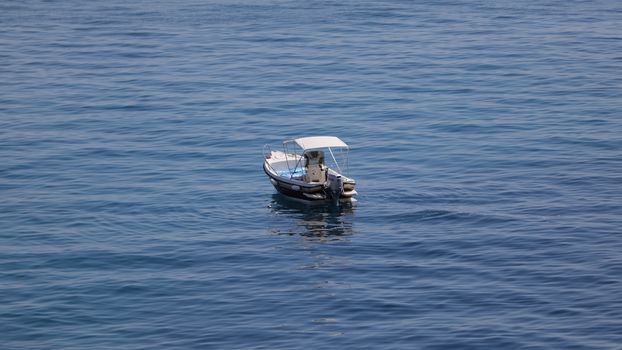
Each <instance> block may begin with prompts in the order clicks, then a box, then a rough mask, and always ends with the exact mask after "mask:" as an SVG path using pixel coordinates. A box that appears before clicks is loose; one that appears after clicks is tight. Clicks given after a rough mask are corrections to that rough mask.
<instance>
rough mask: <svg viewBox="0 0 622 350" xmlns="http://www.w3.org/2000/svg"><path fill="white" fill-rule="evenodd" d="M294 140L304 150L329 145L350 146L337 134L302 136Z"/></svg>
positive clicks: (336, 146)
mask: <svg viewBox="0 0 622 350" xmlns="http://www.w3.org/2000/svg"><path fill="white" fill-rule="evenodd" d="M288 142H292V141H288ZM293 142H294V143H296V144H297V145H298V146H300V148H302V149H303V150H304V151H307V150H310V149H318V148H327V147H334V148H349V147H348V145H346V143H345V142H343V141H341V140H340V139H339V138H338V137H335V136H311V137H301V138H299V139H295V140H293Z"/></svg>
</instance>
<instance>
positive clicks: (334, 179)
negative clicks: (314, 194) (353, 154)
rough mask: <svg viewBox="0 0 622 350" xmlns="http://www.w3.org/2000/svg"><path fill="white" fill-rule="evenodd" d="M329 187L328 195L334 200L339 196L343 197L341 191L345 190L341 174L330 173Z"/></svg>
mask: <svg viewBox="0 0 622 350" xmlns="http://www.w3.org/2000/svg"><path fill="white" fill-rule="evenodd" d="M327 187H328V188H327V190H328V192H327V193H326V194H327V197H329V198H330V199H331V200H333V201H338V200H339V197H341V193H342V192H343V180H342V179H341V175H332V174H330V175H329V176H328V186H327Z"/></svg>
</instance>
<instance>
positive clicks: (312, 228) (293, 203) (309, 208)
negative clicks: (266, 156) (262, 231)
mask: <svg viewBox="0 0 622 350" xmlns="http://www.w3.org/2000/svg"><path fill="white" fill-rule="evenodd" d="M269 208H270V210H271V212H272V214H273V215H274V216H275V217H276V219H277V220H274V222H273V223H274V225H273V226H278V227H272V228H271V231H272V232H273V233H276V234H287V235H300V236H303V237H305V238H308V239H312V240H320V241H326V240H342V239H343V238H344V237H345V236H349V235H352V233H353V230H352V221H353V220H352V219H353V215H354V205H353V204H352V203H340V204H337V205H313V204H308V203H305V202H302V201H297V200H295V199H291V198H290V197H287V196H285V195H282V194H280V193H275V194H273V195H272V201H271V202H270V205H269Z"/></svg>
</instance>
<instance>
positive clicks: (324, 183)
mask: <svg viewBox="0 0 622 350" xmlns="http://www.w3.org/2000/svg"><path fill="white" fill-rule="evenodd" d="M349 150H350V148H349V147H348V145H346V143H345V142H343V141H341V140H340V139H339V138H338V137H335V136H312V137H302V138H298V139H293V140H286V141H284V142H283V151H273V150H272V149H270V146H269V145H265V146H264V154H265V159H264V164H263V170H264V171H265V173H266V175H268V177H269V178H270V182H271V183H272V185H273V186H274V188H276V190H277V191H279V192H280V193H282V194H284V195H286V196H289V197H293V198H296V199H301V200H304V201H310V202H319V201H352V200H353V197H354V196H355V195H356V194H357V193H356V190H355V189H354V186H355V185H356V182H355V181H354V179H351V178H349V177H347V176H345V175H344V174H343V173H344V171H342V167H345V169H344V170H346V171H347V167H348V153H349ZM266 151H269V152H266ZM327 155H328V156H329V157H330V158H329V159H328V162H327V161H326V156H327ZM338 159H340V161H338Z"/></svg>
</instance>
